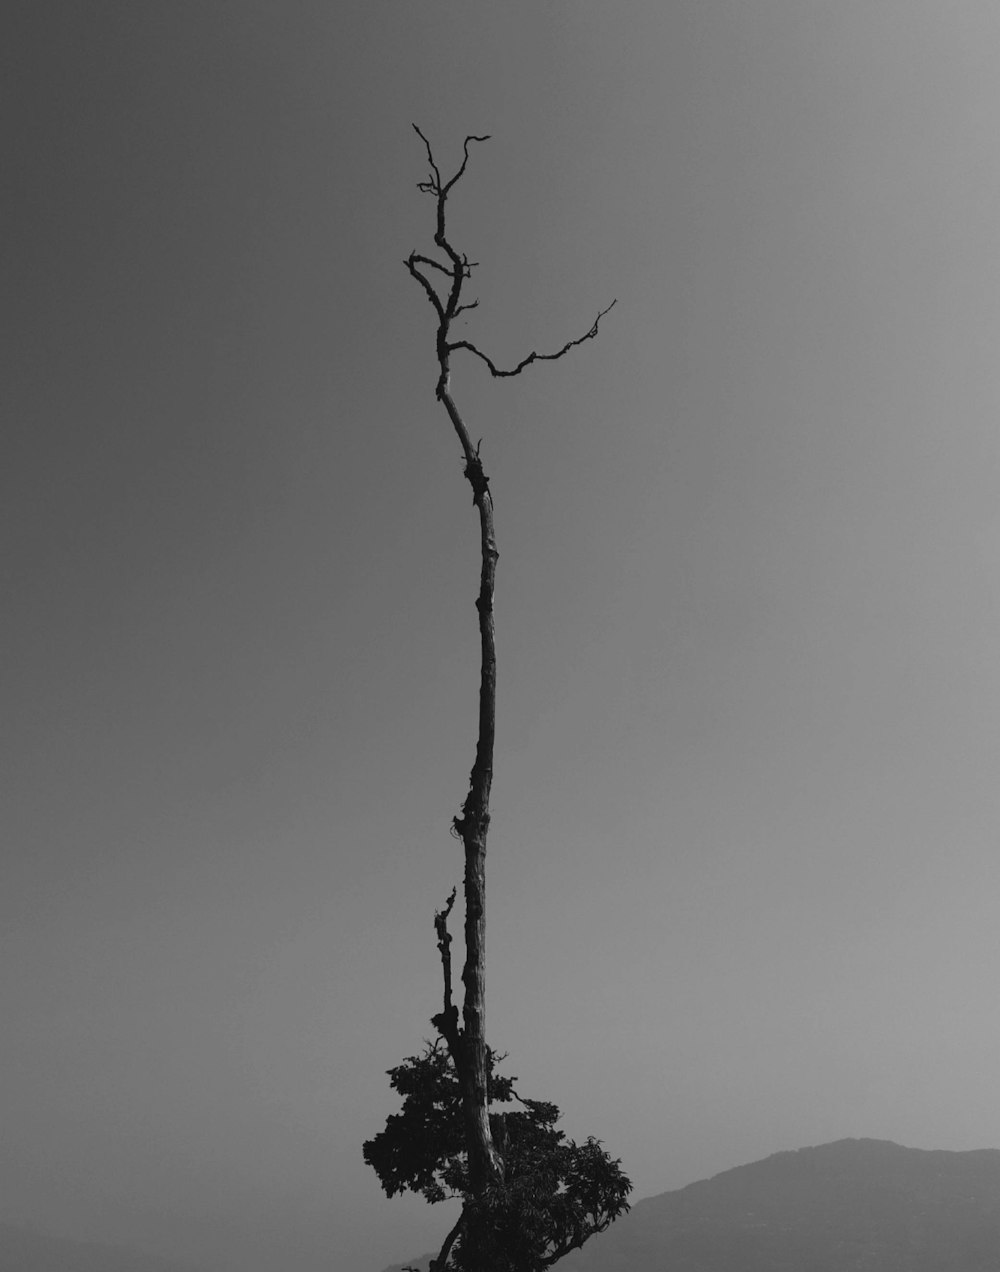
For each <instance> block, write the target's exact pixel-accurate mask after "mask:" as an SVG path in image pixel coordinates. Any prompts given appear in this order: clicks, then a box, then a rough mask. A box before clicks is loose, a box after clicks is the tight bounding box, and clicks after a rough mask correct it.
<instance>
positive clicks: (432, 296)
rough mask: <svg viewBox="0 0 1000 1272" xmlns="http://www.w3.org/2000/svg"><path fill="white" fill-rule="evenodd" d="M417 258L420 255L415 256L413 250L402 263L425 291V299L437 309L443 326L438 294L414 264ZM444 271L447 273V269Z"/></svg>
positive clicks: (443, 321) (443, 318) (442, 308)
mask: <svg viewBox="0 0 1000 1272" xmlns="http://www.w3.org/2000/svg"><path fill="white" fill-rule="evenodd" d="M418 260H420V257H419V256H417V254H416V253H415V252H413V253H411V254H410V256H408V257H407V259H406V260H405V261H404V262H403V264H404V265H405V266H406V268H407V269H408V270H409V271H410V273H411V274H412V275H413V277H414V278H415V279H416V280H417V282H418V283H419V284H420V286H421V287H422V288H423V289H424V291H425V292H426V293H427V299H428V300H429V301H430V302H431V304H432V305H433V306H434V308H435V309H436V310H437V316H438V320H439V321H440V323H441V325H442V327H443V326H444V325H445V314H444V306H443V305H442V304H441V299H440V297H439V296H438V294H437V292H436V291H435V290H434V288H433V287H432V286H431V284H430V280H429V279H427V278H425V277H424V275H423V274H421V272H420V270H419V269H417V267H416V265H415V264H414V262H415V261H418ZM445 272H446V273H447V271H445Z"/></svg>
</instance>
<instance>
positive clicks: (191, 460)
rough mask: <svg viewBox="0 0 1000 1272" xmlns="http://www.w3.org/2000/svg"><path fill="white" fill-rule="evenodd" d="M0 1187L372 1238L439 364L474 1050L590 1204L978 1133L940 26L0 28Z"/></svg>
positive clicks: (708, 0)
mask: <svg viewBox="0 0 1000 1272" xmlns="http://www.w3.org/2000/svg"><path fill="white" fill-rule="evenodd" d="M2 27H3V29H2V32H0V37H2V38H0V63H2V65H0V95H2V99H3V101H2V116H0V118H2V124H0V127H2V129H3V167H4V178H3V187H2V194H0V198H2V201H3V209H2V211H3V226H4V230H3V240H2V260H3V273H2V280H0V281H2V291H0V295H2V298H3V299H2V305H3V318H4V335H3V340H2V344H0V350H2V358H3V369H2V374H0V401H2V408H0V409H2V420H3V441H4V461H3V464H2V467H0V472H2V476H0V481H2V483H3V497H2V504H0V517H2V532H3V539H2V543H3V552H2V569H3V586H4V593H5V597H6V604H5V620H4V624H3V647H4V657H3V661H2V664H0V677H2V708H3V717H2V718H3V739H2V745H3V789H4V792H5V798H4V801H3V810H2V813H0V836H2V851H3V877H2V881H0V884H2V887H0V908H2V933H3V936H2V943H3V957H2V961H0V978H2V979H0V1013H2V1018H3V1020H4V1022H5V1043H4V1059H3V1082H2V1090H3V1097H2V1098H3V1108H2V1122H3V1127H4V1132H3V1140H2V1148H0V1153H2V1158H0V1160H2V1169H0V1191H2V1194H3V1196H4V1198H5V1201H4V1205H3V1209H2V1213H0V1219H4V1220H6V1221H15V1222H26V1223H33V1224H35V1225H37V1226H38V1227H40V1228H43V1229H44V1230H46V1231H49V1232H54V1233H60V1234H65V1235H69V1236H90V1237H101V1238H104V1239H111V1240H131V1241H135V1242H137V1243H138V1244H140V1245H143V1246H146V1247H147V1248H150V1249H154V1250H159V1251H162V1252H166V1253H173V1254H181V1255H184V1256H186V1257H188V1258H190V1259H192V1260H195V1261H197V1262H199V1263H200V1264H201V1266H202V1267H204V1268H205V1269H206V1270H207V1272H275V1269H278V1268H281V1269H282V1272H320V1270H321V1269H322V1270H324V1272H329V1269H331V1268H332V1269H337V1272H376V1270H377V1269H379V1268H381V1267H382V1266H383V1265H385V1264H386V1263H388V1262H390V1261H392V1260H398V1259H402V1258H404V1257H406V1256H408V1255H413V1254H416V1253H418V1252H419V1251H420V1250H423V1249H427V1248H429V1247H430V1246H431V1245H433V1244H434V1242H435V1239H436V1237H437V1236H438V1235H439V1234H440V1233H441V1232H442V1231H443V1230H444V1229H445V1227H446V1226H447V1224H448V1219H447V1215H446V1214H445V1213H443V1212H439V1211H438V1210H437V1209H433V1210H432V1209H428V1208H427V1207H425V1206H424V1205H423V1203H422V1202H418V1201H416V1200H414V1201H407V1200H398V1199H397V1200H394V1201H392V1202H390V1201H387V1200H385V1199H384V1198H383V1197H382V1195H381V1193H380V1191H379V1188H378V1183H377V1180H376V1178H375V1176H374V1174H373V1172H371V1171H370V1170H368V1168H367V1167H366V1166H365V1165H364V1163H363V1161H362V1157H361V1142H362V1141H363V1140H364V1139H365V1138H367V1137H369V1136H371V1135H373V1134H374V1133H375V1132H376V1131H378V1130H379V1129H380V1127H381V1126H382V1124H383V1121H384V1118H385V1116H386V1115H387V1114H388V1113H389V1112H392V1111H394V1109H395V1108H396V1107H397V1105H396V1103H395V1101H394V1099H393V1096H392V1093H391V1091H390V1090H389V1087H388V1082H387V1080H386V1078H385V1076H384V1070H386V1069H387V1068H389V1066H390V1065H393V1064H396V1063H398V1062H399V1061H400V1060H401V1059H402V1058H403V1057H404V1056H406V1055H409V1054H412V1053H413V1052H415V1051H418V1050H419V1049H420V1046H421V1040H422V1039H423V1038H424V1037H426V1036H428V1035H429V1033H430V1032H431V1030H430V1025H429V1023H428V1018H429V1017H430V1015H431V1014H432V1013H433V1012H434V1011H436V1010H437V1009H438V1005H439V994H440V989H439V971H438V967H437V964H436V951H435V948H434V934H433V929H432V923H431V920H432V915H433V911H434V909H435V907H437V906H440V904H441V902H442V901H443V899H444V897H445V896H446V895H447V892H448V891H449V889H450V888H451V886H452V885H453V884H454V883H456V882H457V881H458V880H459V878H460V871H461V862H460V848H459V845H457V844H456V843H455V841H454V840H453V839H451V838H450V836H449V834H448V825H449V819H450V817H451V815H452V814H453V813H454V812H455V811H456V809H457V807H458V805H459V803H460V802H461V799H462V798H463V796H464V793H465V789H466V781H467V774H468V767H469V763H470V761H471V756H472V746H473V742H474V733H475V685H476V676H477V658H478V641H477V636H476V627H475V622H476V617H475V611H474V609H473V605H472V601H473V597H474V594H475V589H476V572H477V569H478V566H477V555H476V554H477V548H478V540H477V529H476V521H475V516H474V511H473V509H472V507H471V502H470V498H469V492H468V489H467V487H466V485H465V483H464V481H463V479H462V474H461V468H460V464H459V455H458V448H457V445H456V443H455V441H454V439H453V437H452V435H451V434H450V431H449V425H448V422H447V419H446V417H445V416H444V414H443V412H442V411H441V410H440V409H439V407H438V405H437V404H436V402H435V400H434V396H433V386H434V375H435V367H434V361H433V330H432V322H431V319H432V314H431V312H430V309H429V307H428V305H427V303H426V300H425V299H424V298H423V296H422V295H421V294H420V292H419V290H418V289H417V287H416V286H415V284H414V283H413V282H412V280H411V279H410V278H409V277H408V276H407V274H406V271H405V269H404V268H403V264H402V261H403V259H404V257H405V256H406V255H407V253H408V252H409V251H410V250H411V249H413V248H418V249H426V247H427V246H428V244H429V237H428V235H429V229H430V226H431V221H430V217H431V213H432V210H433V208H432V204H431V203H430V201H429V200H428V199H427V198H426V197H425V196H422V195H420V194H419V193H418V191H417V190H416V188H415V185H416V182H417V181H419V180H421V179H422V178H423V176H424V174H425V161H424V157H423V155H422V152H421V148H420V146H419V144H418V143H417V140H416V138H415V137H414V135H413V133H412V132H411V130H410V122H411V120H415V121H417V122H419V123H420V124H421V126H422V127H423V128H424V130H425V131H426V132H427V134H428V135H429V137H431V138H432V140H433V142H434V144H435V146H436V147H437V152H438V155H439V157H440V160H441V163H442V166H443V167H445V168H448V169H450V168H452V167H453V166H454V164H455V163H456V161H457V159H458V157H459V156H460V152H461V139H462V137H463V136H464V134H465V133H467V132H474V133H482V132H489V133H492V134H493V140H492V141H490V142H489V143H488V144H487V145H484V146H482V147H479V148H477V149H476V150H475V152H474V154H473V158H472V161H471V162H470V166H469V170H468V174H467V177H466V178H465V180H464V181H463V183H462V185H461V187H459V188H458V189H457V190H456V192H455V197H454V206H453V217H452V222H451V224H452V229H453V234H454V239H455V241H456V242H457V243H458V244H459V245H460V247H461V248H462V249H464V250H466V251H467V252H468V253H469V255H470V256H471V257H472V258H473V259H474V260H478V261H480V262H482V264H481V268H480V269H479V271H478V273H477V276H476V279H475V282H474V291H475V293H476V294H478V295H479V296H480V297H481V300H482V305H481V308H480V309H479V310H478V311H476V312H475V313H474V314H472V315H470V321H469V332H470V335H471V336H472V338H474V339H475V340H476V341H477V342H479V343H480V344H481V345H482V346H483V347H485V348H487V349H489V350H490V351H491V352H492V353H493V355H494V356H495V357H496V358H497V359H503V360H508V359H511V360H513V359H517V358H520V357H521V356H523V355H524V354H525V353H527V352H528V350H529V349H531V348H532V347H538V348H546V347H553V346H556V345H558V344H561V343H562V342H563V341H564V340H566V339H568V338H570V337H571V336H574V335H577V334H580V333H581V332H582V331H584V330H586V328H587V326H588V325H589V323H590V322H591V320H592V318H593V315H594V314H595V313H596V311H597V310H598V308H599V307H601V306H603V305H605V304H607V303H608V301H609V300H610V299H611V298H612V297H614V296H617V297H618V300H619V304H618V307H617V308H616V309H615V310H614V311H613V313H612V314H610V315H609V317H608V319H607V321H606V322H605V323H604V324H603V325H602V330H601V335H600V339H599V340H597V341H594V342H591V343H588V344H587V345H586V346H584V347H583V348H582V349H580V350H578V351H576V352H575V353H574V355H573V356H572V357H571V358H570V357H568V358H566V359H565V360H564V361H562V362H560V363H558V364H554V365H542V366H540V367H536V368H532V369H531V370H530V372H529V373H527V374H526V375H525V376H523V377H522V378H521V379H519V380H517V381H506V382H497V381H491V380H490V379H489V377H488V376H487V375H486V374H484V371H483V369H482V368H481V367H480V366H479V365H478V364H476V363H475V362H473V361H470V362H468V363H460V364H458V366H457V368H456V374H455V377H454V390H455V393H456V396H457V398H458V400H459V402H460V404H461V406H462V407H463V409H464V410H465V411H466V413H467V415H468V418H469V421H470V426H471V428H472V431H473V433H474V434H475V435H476V436H479V435H482V437H483V439H484V441H483V454H484V456H485V459H486V463H487V468H488V471H489V472H490V473H491V475H492V485H493V490H494V493H495V497H496V504H497V526H498V534H499V539H500V549H501V561H500V570H499V576H498V595H497V621H498V629H499V653H500V678H499V693H500V705H499V716H498V727H499V738H498V748H497V778H496V785H495V792H494V793H495V805H494V819H493V831H492V835H491V846H490V856H489V861H488V877H489V885H488V886H489V1033H490V1037H491V1040H492V1041H493V1043H494V1045H495V1046H497V1047H498V1048H501V1049H504V1050H507V1051H508V1052H509V1053H510V1058H509V1062H508V1067H509V1069H510V1070H512V1071H513V1072H514V1073H516V1074H518V1075H519V1077H520V1080H521V1081H520V1086H521V1088H522V1090H523V1091H524V1092H526V1093H527V1094H529V1095H533V1096H535V1097H536V1098H543V1099H552V1100H555V1101H556V1102H557V1103H558V1104H560V1106H561V1107H562V1108H563V1110H564V1113H565V1115H566V1116H565V1125H566V1129H567V1130H568V1132H569V1133H570V1134H571V1135H574V1136H576V1137H578V1138H580V1137H583V1136H586V1135H587V1134H595V1135H598V1136H600V1137H601V1138H602V1139H604V1140H605V1141H606V1143H607V1146H608V1148H609V1149H610V1150H611V1151H612V1152H613V1153H614V1154H615V1155H621V1157H622V1158H623V1160H624V1165H625V1168H626V1169H627V1171H628V1172H629V1173H630V1174H631V1176H632V1177H633V1179H634V1181H635V1184H636V1196H643V1195H648V1194H650V1193H654V1192H659V1191H663V1190H664V1189H667V1188H672V1187H678V1186H680V1185H682V1184H685V1183H687V1182H690V1181H691V1180H693V1179H696V1178H700V1177H703V1176H705V1175H708V1174H711V1173H714V1172H716V1171H719V1170H722V1169H725V1168H727V1167H730V1166H733V1165H736V1164H738V1163H740V1162H744V1161H748V1160H752V1159H754V1158H757V1157H761V1156H764V1155H766V1154H768V1153H771V1152H774V1151H776V1150H778V1149H784V1148H794V1147H798V1146H800V1145H804V1144H810V1143H818V1142H822V1141H825V1140H829V1139H835V1138H838V1137H841V1136H847V1135H861V1136H874V1137H884V1138H890V1139H895V1140H898V1141H900V1142H902V1143H905V1144H910V1145H915V1146H918V1147H927V1148H931V1147H939V1148H951V1149H962V1148H974V1147H985V1146H993V1147H998V1146H1000V1103H998V1101H997V1098H996V1074H997V1071H998V1066H1000V1017H998V1014H997V1011H996V990H997V984H998V980H1000V921H998V920H1000V916H998V908H1000V852H998V848H1000V843H998V839H1000V833H998V827H1000V782H998V780H997V760H998V756H1000V745H998V744H1000V639H998V619H1000V613H998V610H1000V606H998V577H1000V501H998V498H997V493H998V477H1000V434H998V429H997V409H998V405H1000V358H998V356H997V342H998V337H1000V250H998V247H1000V230H998V226H1000V129H998V127H997V124H998V117H1000V6H998V5H997V4H996V3H995V0H948V3H943V2H941V0H934V2H929V0H730V2H724V0H669V2H666V3H665V2H664V0H636V2H631V0H630V2H627V3H616V4H610V3H606V2H604V0H551V2H548V3H537V2H532V3H525V2H524V0H513V2H508V3H505V4H502V5H501V4H494V5H489V4H485V3H483V4H476V3H473V4H455V3H442V2H441V0H421V2H420V3H415V2H414V3H406V2H404V0H392V2H388V0H347V2H345V0H338V2H337V3H336V4H334V3H332V2H329V3H311V2H310V3H303V2H298V0H293V2H289V0H281V3H278V2H277V0H270V2H269V3H258V2H257V0H239V2H236V0H226V2H221V0H209V2H206V3H193V2H180V3H178V2H174V3H164V2H161V0H145V2H144V3H141V4H135V3H131V2H128V0H115V2H102V0H89V2H87V3H84V2H82V0H76V2H69V0H62V2H60V3H46V2H44V0H43V2H39V0H23V2H20V3H11V2H8V3H7V4H6V5H5V6H4V10H3V17H2Z"/></svg>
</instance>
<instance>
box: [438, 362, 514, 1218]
mask: <svg viewBox="0 0 1000 1272" xmlns="http://www.w3.org/2000/svg"><path fill="white" fill-rule="evenodd" d="M445 366H447V362H446V363H445ZM438 396H439V397H440V399H441V401H442V402H443V403H444V406H445V409H446V410H447V412H448V415H449V417H450V419H451V422H452V424H453V425H454V426H455V432H456V433H457V434H458V439H459V441H460V443H461V445H462V451H463V453H464V456H465V476H466V477H467V478H468V481H469V485H470V486H471V487H472V499H473V502H474V504H475V505H476V507H477V508H478V510H479V525H480V541H481V558H482V562H481V570H480V578H479V595H478V597H477V598H476V609H477V610H478V611H479V636H480V644H481V648H482V660H481V664H480V676H479V737H478V740H477V742H476V759H475V763H474V764H473V766H472V772H471V774H470V775H469V793H468V795H467V796H466V798H465V803H464V804H463V805H462V812H461V814H460V815H459V816H458V817H456V818H455V819H454V828H455V833H456V834H457V835H458V836H459V837H460V838H461V840H462V844H463V846H464V848H465V966H464V968H463V969H462V983H463V985H464V986H465V995H464V1004H463V1010H462V1022H463V1031H462V1039H461V1046H460V1048H459V1052H460V1054H459V1055H458V1056H454V1055H453V1057H452V1058H453V1059H454V1060H455V1067H456V1069H457V1071H458V1078H459V1083H460V1085H461V1089H462V1105H463V1110H464V1113H465V1129H466V1138H467V1143H468V1146H469V1176H470V1180H469V1182H470V1185H471V1188H472V1193H473V1195H474V1196H476V1197H479V1196H482V1194H483V1192H484V1191H485V1190H486V1188H487V1187H489V1185H490V1184H494V1183H501V1182H502V1181H503V1162H502V1160H501V1158H500V1155H499V1153H498V1152H497V1151H496V1148H495V1146H494V1144H493V1136H492V1134H491V1132H490V1118H489V1102H488V1099H487V1084H486V1074H487V1063H486V1055H487V1047H486V836H487V832H488V831H489V825H490V789H491V787H492V785H493V746H494V738H495V735H496V677H497V654H496V633H495V628H494V624H493V592H494V587H495V580H496V566H497V559H498V557H499V555H500V554H499V552H498V551H497V545H496V533H495V531H494V526H493V497H492V495H491V494H490V486H489V479H488V478H487V476H486V474H485V473H484V472H483V465H482V461H481V460H480V458H479V454H478V452H477V451H476V450H474V449H473V447H472V441H471V438H470V437H469V431H468V429H467V428H466V426H465V422H464V421H463V419H462V416H461V414H460V413H459V410H458V407H457V406H456V405H455V402H454V399H453V398H452V396H451V393H450V392H449V388H448V379H447V375H446V374H445V375H442V377H441V380H440V382H439V384H438Z"/></svg>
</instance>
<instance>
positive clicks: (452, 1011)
mask: <svg viewBox="0 0 1000 1272" xmlns="http://www.w3.org/2000/svg"><path fill="white" fill-rule="evenodd" d="M457 892H458V889H457V888H452V890H451V894H450V895H449V897H448V900H447V901H446V902H445V906H444V909H443V910H437V911H435V913H434V931H435V932H436V933H437V947H438V953H439V954H440V955H441V972H442V975H443V976H444V1006H443V1009H442V1010H441V1012H440V1013H439V1014H438V1015H437V1016H433V1017H432V1018H431V1024H432V1025H433V1026H434V1028H435V1029H437V1030H438V1032H439V1033H440V1034H441V1036H442V1038H444V1040H445V1042H447V1044H448V1047H449V1049H450V1050H451V1053H452V1057H453V1058H454V1057H455V1055H456V1054H457V1052H458V1049H459V1047H460V1046H461V1031H460V1030H459V1027H458V1008H457V1007H456V1006H455V1003H454V1001H453V998H452V981H451V940H452V937H451V933H450V932H449V931H448V918H449V916H450V914H451V911H452V908H453V907H454V905H455V897H456V895H457Z"/></svg>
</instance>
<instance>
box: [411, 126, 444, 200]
mask: <svg viewBox="0 0 1000 1272" xmlns="http://www.w3.org/2000/svg"><path fill="white" fill-rule="evenodd" d="M413 131H414V132H415V133H416V134H417V136H418V137H419V138H420V140H421V141H422V142H423V143H424V146H425V148H426V150H427V162H428V163H429V164H430V165H431V172H432V173H433V174H434V176H433V180H431V181H420V182H418V184H417V189H418V190H425V191H427V192H428V193H430V194H439V193H440V191H441V173H440V172H439V171H438V166H437V164H436V163H435V162H434V155H433V153H432V151H431V143H430V142H429V141H428V140H427V138H426V137H425V136H424V134H423V133H422V132H421V131H420V129H419V128H418V127H417V125H416V124H414V125H413Z"/></svg>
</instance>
